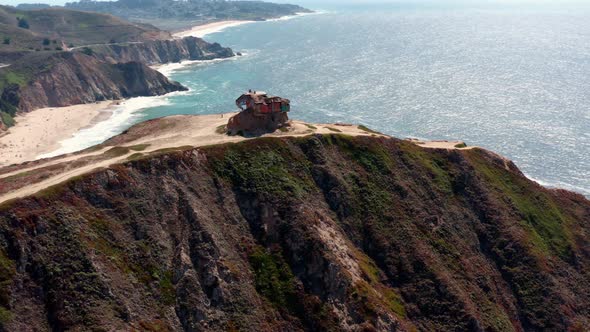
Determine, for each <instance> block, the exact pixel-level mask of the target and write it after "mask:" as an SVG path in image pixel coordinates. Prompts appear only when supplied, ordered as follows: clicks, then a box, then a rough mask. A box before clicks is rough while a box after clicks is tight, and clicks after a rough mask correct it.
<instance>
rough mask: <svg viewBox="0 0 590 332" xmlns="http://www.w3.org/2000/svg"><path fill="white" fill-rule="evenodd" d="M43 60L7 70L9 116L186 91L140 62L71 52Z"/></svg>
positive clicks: (5, 99) (5, 98) (5, 101)
mask: <svg viewBox="0 0 590 332" xmlns="http://www.w3.org/2000/svg"><path fill="white" fill-rule="evenodd" d="M41 60H42V61H39V62H34V61H33V62H21V63H19V64H18V65H14V66H11V67H9V68H7V69H9V71H8V74H7V75H6V76H5V77H8V79H9V80H10V82H9V83H7V84H6V85H4V91H3V93H2V96H1V99H0V103H1V104H2V105H3V106H4V107H6V108H7V110H8V111H7V113H8V114H11V113H12V114H14V112H15V111H16V110H19V111H24V112H28V111H31V110H34V109H37V108H42V107H59V106H68V105H74V104H87V103H91V102H94V101H100V100H116V99H123V98H130V97H136V96H155V95H162V94H166V93H168V92H172V91H183V90H186V88H184V87H183V86H182V85H180V84H179V83H176V82H171V81H169V80H168V79H167V78H166V77H165V76H164V75H162V74H160V73H159V72H157V71H155V70H153V69H150V68H149V67H147V66H146V65H145V64H143V63H140V62H127V63H115V64H110V63H106V62H103V61H100V60H99V59H96V58H95V57H93V56H89V55H85V54H82V53H69V52H63V53H56V54H55V55H53V56H51V57H47V58H45V57H43V58H42V59H41ZM0 72H2V69H0ZM4 107H3V109H4ZM10 107H12V109H10Z"/></svg>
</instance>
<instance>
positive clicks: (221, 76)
mask: <svg viewBox="0 0 590 332" xmlns="http://www.w3.org/2000/svg"><path fill="white" fill-rule="evenodd" d="M205 39H207V40H209V41H217V42H220V43H221V44H223V45H225V46H229V47H232V48H233V49H234V50H236V51H241V52H244V53H245V56H243V57H241V58H236V59H232V60H227V61H221V62H213V63H201V64H191V65H187V66H184V67H182V68H180V69H178V70H176V71H173V72H172V73H171V78H172V79H174V80H177V81H179V82H181V83H183V84H184V85H186V86H188V87H189V88H190V89H191V91H190V92H189V93H187V94H180V95H175V96H170V97H167V98H166V101H167V103H166V105H162V106H159V107H153V108H149V109H145V110H143V111H142V112H141V113H140V114H139V115H138V116H136V117H135V118H133V121H132V122H137V121H141V120H144V119H149V118H155V117H160V116H165V115H171V114H209V113H219V112H228V111H233V110H234V109H235V107H234V104H233V101H234V100H235V98H237V97H238V96H239V95H240V93H242V92H243V91H245V90H247V89H249V88H252V89H256V90H264V91H267V92H270V93H272V94H276V95H280V96H283V97H286V98H289V99H291V101H292V104H293V105H292V108H293V111H292V112H291V117H292V118H295V119H300V120H305V121H310V122H348V123H361V124H365V125H367V126H369V127H371V128H374V129H376V130H379V131H382V132H384V133H387V134H390V135H393V136H396V137H400V138H405V137H418V138H425V139H461V140H465V141H466V142H467V144H468V145H478V146H482V147H485V148H488V149H491V150H493V151H496V152H498V153H500V154H502V155H504V156H507V157H508V158H510V159H512V160H514V161H515V162H516V164H517V165H518V166H519V167H520V168H521V169H522V170H523V171H524V172H525V173H526V174H527V175H528V176H530V177H531V178H533V179H536V180H538V181H539V182H541V183H543V184H546V185H551V186H557V187H563V188H568V189H571V190H576V191H578V192H581V193H584V194H586V195H590V157H589V156H590V14H588V12H587V11H585V10H571V11H568V10H560V11H556V10H554V9H551V10H529V9H523V8H519V9H514V8H513V9H493V8H485V9H481V8H480V9H477V8H473V9H460V8H429V9H424V8H414V9H412V8H399V7H397V8H396V7H378V8H363V7H356V8H354V10H352V9H343V10H339V9H334V10H332V11H330V12H327V13H323V14H318V15H309V16H303V17H298V18H295V19H291V20H283V21H274V22H260V23H253V24H247V25H242V26H239V27H234V28H230V29H227V30H225V31H223V32H219V33H215V34H211V35H208V36H206V37H205Z"/></svg>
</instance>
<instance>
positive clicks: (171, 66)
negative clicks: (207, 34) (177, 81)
mask: <svg viewBox="0 0 590 332" xmlns="http://www.w3.org/2000/svg"><path fill="white" fill-rule="evenodd" d="M246 55H247V54H245V53H242V56H234V57H231V58H223V59H213V60H184V61H181V62H174V63H167V64H165V65H161V66H155V67H153V68H154V69H156V70H157V71H159V72H160V73H161V74H162V75H164V76H166V77H168V78H170V75H171V74H172V73H173V72H175V71H179V70H182V69H184V68H186V67H189V66H193V65H197V64H211V63H217V62H222V61H235V60H238V59H240V58H242V57H244V56H246Z"/></svg>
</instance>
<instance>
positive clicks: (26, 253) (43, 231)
mask: <svg viewBox="0 0 590 332" xmlns="http://www.w3.org/2000/svg"><path fill="white" fill-rule="evenodd" d="M589 232H590V202H589V201H588V200H586V199H585V198H584V197H582V196H580V195H577V194H573V193H570V192H565V191H561V190H548V189H545V188H543V187H541V186H539V185H537V184H536V183H534V182H532V181H530V180H528V179H527V178H526V177H524V176H523V175H522V173H521V172H520V171H519V170H518V169H517V168H516V167H515V166H514V165H513V164H512V163H511V162H509V161H507V160H505V159H503V158H500V157H498V156H496V155H494V154H492V153H490V152H487V151H485V150H481V149H473V150H431V149H423V148H420V147H418V146H416V145H414V144H412V143H409V142H404V141H399V140H396V139H390V138H377V137H355V138H353V137H349V136H343V135H314V136H307V137H300V138H272V139H255V140H250V141H246V142H242V143H239V144H229V145H219V146H211V147H205V148H199V149H194V148H190V149H189V148H185V149H177V150H170V149H168V150H166V151H161V152H160V153H156V154H155V155H151V156H148V157H145V156H144V157H139V158H133V161H128V162H126V163H124V164H119V165H113V166H111V167H109V168H108V169H101V170H97V171H95V172H94V173H92V174H88V175H85V176H82V177H78V178H75V179H73V180H70V181H68V182H66V183H63V184H61V185H58V186H55V187H51V188H48V189H46V190H44V191H43V192H40V193H38V194H36V195H35V196H33V197H29V198H24V199H19V200H16V201H12V202H9V203H5V204H3V205H2V206H0V321H1V322H2V326H3V328H4V329H5V330H7V331H27V330H31V331H32V330H40V331H42V330H54V331H62V330H66V329H73V330H91V329H100V330H142V331H156V330H157V331H166V330H176V331H252V330H255V331H300V330H308V331H398V330H399V331H415V330H420V331H540V330H545V331H565V330H571V331H584V330H587V327H588V326H590V237H589V234H590V233H589Z"/></svg>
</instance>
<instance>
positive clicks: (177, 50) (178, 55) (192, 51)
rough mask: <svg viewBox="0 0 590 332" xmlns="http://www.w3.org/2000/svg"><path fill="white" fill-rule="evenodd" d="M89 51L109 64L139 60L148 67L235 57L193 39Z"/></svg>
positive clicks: (220, 47)
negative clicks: (183, 61) (185, 61)
mask: <svg viewBox="0 0 590 332" xmlns="http://www.w3.org/2000/svg"><path fill="white" fill-rule="evenodd" d="M92 49H93V50H94V51H95V53H96V57H98V58H100V59H103V60H106V61H109V62H127V61H140V62H143V63H147V64H162V63H169V62H180V61H182V60H211V59H222V58H229V57H232V56H234V53H233V51H232V50H231V49H230V48H226V47H222V46H221V45H219V44H218V43H208V42H206V41H204V40H203V39H201V38H196V37H186V38H183V39H172V40H153V41H147V42H143V43H135V44H127V45H103V46H94V47H92Z"/></svg>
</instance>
